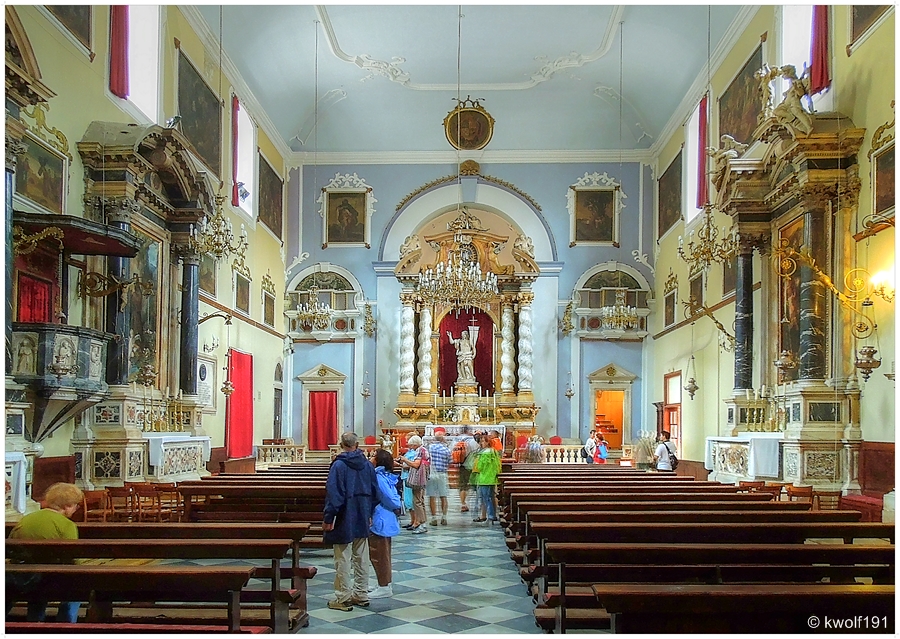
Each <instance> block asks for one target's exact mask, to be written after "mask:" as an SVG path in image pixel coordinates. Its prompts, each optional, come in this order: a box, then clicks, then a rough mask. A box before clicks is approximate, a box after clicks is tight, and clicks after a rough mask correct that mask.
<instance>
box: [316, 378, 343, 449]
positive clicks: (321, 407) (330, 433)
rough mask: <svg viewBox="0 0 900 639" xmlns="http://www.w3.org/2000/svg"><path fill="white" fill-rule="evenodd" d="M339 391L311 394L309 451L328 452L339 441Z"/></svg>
mask: <svg viewBox="0 0 900 639" xmlns="http://www.w3.org/2000/svg"><path fill="white" fill-rule="evenodd" d="M337 410H338V406H337V391H310V392H309V449H310V450H328V446H329V445H331V444H336V443H337V440H338V432H337V431H338V428H337Z"/></svg>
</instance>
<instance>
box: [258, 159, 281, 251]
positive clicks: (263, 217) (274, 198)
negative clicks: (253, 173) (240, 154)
mask: <svg viewBox="0 0 900 639" xmlns="http://www.w3.org/2000/svg"><path fill="white" fill-rule="evenodd" d="M283 202H284V182H283V181H282V180H281V178H280V177H278V174H277V173H276V172H275V169H273V168H272V167H271V166H270V165H269V163H268V162H267V161H266V159H265V158H264V157H263V156H262V154H260V155H259V221H260V222H262V223H263V224H265V225H266V227H268V229H269V230H270V231H272V233H274V234H275V237H277V238H278V239H279V240H280V239H281V226H282V211H283V207H284V205H283Z"/></svg>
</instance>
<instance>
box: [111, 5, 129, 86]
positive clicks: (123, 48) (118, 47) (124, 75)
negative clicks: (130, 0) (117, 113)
mask: <svg viewBox="0 0 900 639" xmlns="http://www.w3.org/2000/svg"><path fill="white" fill-rule="evenodd" d="M109 19H110V26H109V90H110V92H111V93H112V94H113V95H115V96H118V97H120V98H122V99H123V100H127V99H128V5H127V4H114V5H112V6H111V7H110V18H109Z"/></svg>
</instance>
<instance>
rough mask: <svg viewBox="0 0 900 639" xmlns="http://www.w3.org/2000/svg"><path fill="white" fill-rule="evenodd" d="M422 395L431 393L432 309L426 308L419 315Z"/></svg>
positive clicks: (418, 379)
mask: <svg viewBox="0 0 900 639" xmlns="http://www.w3.org/2000/svg"><path fill="white" fill-rule="evenodd" d="M416 381H417V383H418V385H419V392H420V393H425V394H427V393H430V392H431V307H430V306H424V307H423V308H422V311H421V312H420V313H419V376H418V378H417V379H416Z"/></svg>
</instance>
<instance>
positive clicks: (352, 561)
mask: <svg viewBox="0 0 900 639" xmlns="http://www.w3.org/2000/svg"><path fill="white" fill-rule="evenodd" d="M358 448H359V440H358V439H357V437H356V433H350V432H347V433H344V434H343V435H341V453H340V454H339V455H338V456H337V457H336V458H335V460H334V461H333V462H332V463H331V469H330V470H329V471H328V481H327V482H326V484H325V513H324V516H323V521H322V530H323V531H324V533H325V534H324V538H325V543H326V544H332V546H333V548H334V571H335V575H334V596H335V599H334V601H329V602H328V607H329V608H331V609H332V610H342V611H344V612H348V611H350V610H353V606H354V605H357V606H362V607H366V606H368V605H369V595H368V589H369V546H368V542H367V540H368V538H369V526H370V524H371V521H372V511H373V510H374V508H375V504H376V503H377V502H378V492H377V491H378V489H377V483H376V482H377V480H376V478H375V469H374V468H373V467H372V464H370V463H369V461H368V460H367V459H366V457H365V455H363V453H362V452H361V451H360V450H359V449H358ZM351 566H352V578H351Z"/></svg>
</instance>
